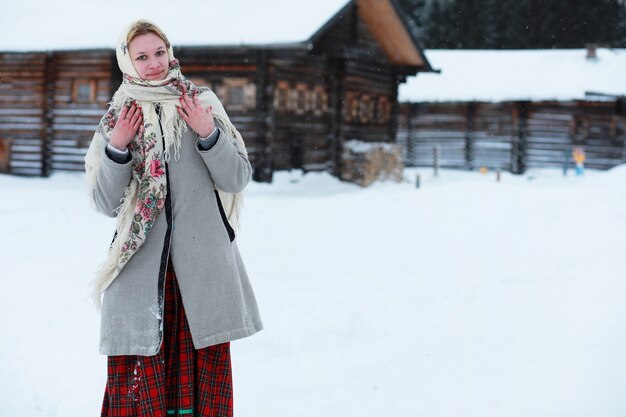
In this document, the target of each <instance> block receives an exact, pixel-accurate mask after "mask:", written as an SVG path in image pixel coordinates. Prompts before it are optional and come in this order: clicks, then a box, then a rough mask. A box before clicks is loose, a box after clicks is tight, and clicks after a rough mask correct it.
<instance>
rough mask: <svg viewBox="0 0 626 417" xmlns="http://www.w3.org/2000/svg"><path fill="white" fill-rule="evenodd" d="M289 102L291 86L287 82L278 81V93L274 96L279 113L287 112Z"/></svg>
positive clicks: (275, 106) (275, 107)
mask: <svg viewBox="0 0 626 417" xmlns="http://www.w3.org/2000/svg"><path fill="white" fill-rule="evenodd" d="M288 101H289V84H288V83H287V81H278V83H276V93H275V94H274V109H276V110H277V111H286V110H287V107H288V104H289V103H288Z"/></svg>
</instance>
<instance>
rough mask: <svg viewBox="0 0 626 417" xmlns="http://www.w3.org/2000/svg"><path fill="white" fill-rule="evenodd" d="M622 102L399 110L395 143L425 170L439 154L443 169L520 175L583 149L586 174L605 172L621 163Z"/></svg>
mask: <svg viewBox="0 0 626 417" xmlns="http://www.w3.org/2000/svg"><path fill="white" fill-rule="evenodd" d="M622 100H623V99H621V100H617V101H563V102H558V101H544V102H525V101H520V102H502V103H477V102H451V103H403V104H401V105H400V111H399V118H398V134H397V136H396V141H397V143H398V144H399V145H400V146H401V147H402V149H403V158H404V161H405V164H406V165H408V166H431V165H432V164H433V149H434V148H438V149H439V164H440V166H441V167H447V168H459V169H475V168H478V167H481V166H486V167H489V168H493V169H502V170H509V171H511V172H514V173H523V172H524V171H525V169H526V168H529V167H531V168H538V167H542V168H545V167H562V166H563V163H564V161H565V160H567V161H568V163H571V152H572V148H573V147H574V146H582V147H583V148H584V149H585V152H586V156H587V159H586V162H585V165H586V166H587V167H590V168H597V169H608V168H611V167H613V166H616V165H619V164H621V163H624V162H626V147H625V137H626V114H624V112H623V104H621V103H622Z"/></svg>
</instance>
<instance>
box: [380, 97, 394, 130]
mask: <svg viewBox="0 0 626 417" xmlns="http://www.w3.org/2000/svg"><path fill="white" fill-rule="evenodd" d="M376 113H377V114H376V119H377V120H378V123H381V124H384V123H387V122H389V120H390V119H391V100H389V97H387V96H380V97H378V109H377V112H376Z"/></svg>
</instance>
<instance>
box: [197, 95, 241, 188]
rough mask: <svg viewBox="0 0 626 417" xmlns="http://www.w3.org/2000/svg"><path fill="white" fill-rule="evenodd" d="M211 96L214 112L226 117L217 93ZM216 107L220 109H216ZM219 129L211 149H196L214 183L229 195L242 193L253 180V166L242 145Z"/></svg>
mask: <svg viewBox="0 0 626 417" xmlns="http://www.w3.org/2000/svg"><path fill="white" fill-rule="evenodd" d="M209 94H211V95H213V103H215V104H213V106H214V108H213V111H214V112H219V113H220V114H223V115H226V111H225V110H224V107H223V106H222V104H221V103H220V102H219V100H218V99H217V97H215V93H213V92H212V91H211V92H209ZM200 99H201V101H202V103H203V105H204V106H206V105H207V104H205V103H208V102H205V101H204V100H202V97H201V98H200ZM216 105H217V106H219V108H217V109H216V108H215V106H216ZM226 117H228V116H227V115H226ZM218 129H219V136H218V139H217V142H216V143H215V145H213V147H212V148H211V149H208V150H204V149H202V147H199V146H197V145H198V144H196V149H197V151H198V153H200V156H201V157H202V160H203V161H204V163H205V164H206V166H207V169H208V170H209V173H210V174H211V178H212V179H213V182H214V183H215V185H216V186H217V187H218V188H219V189H220V190H222V191H226V192H227V193H238V192H241V191H243V189H244V188H246V185H248V183H249V182H250V180H251V179H252V166H251V165H250V161H249V160H248V156H247V154H246V151H245V149H242V147H241V145H240V144H239V143H237V141H236V140H235V139H234V138H231V137H229V136H228V134H227V133H226V132H225V131H224V130H223V129H221V128H219V127H218Z"/></svg>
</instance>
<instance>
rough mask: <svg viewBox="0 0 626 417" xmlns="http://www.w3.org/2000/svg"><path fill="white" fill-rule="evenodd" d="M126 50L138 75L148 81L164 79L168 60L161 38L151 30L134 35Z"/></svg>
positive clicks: (165, 47)
mask: <svg viewBox="0 0 626 417" xmlns="http://www.w3.org/2000/svg"><path fill="white" fill-rule="evenodd" d="M128 51H129V52H130V59H131V60H132V62H133V66H134V67H135V70H136V71H137V74H139V77H141V78H142V79H144V80H150V81H161V80H164V79H165V77H166V76H167V71H168V69H169V64H170V61H169V58H168V56H167V46H165V42H164V41H163V39H161V38H160V37H158V36H157V35H155V34H154V33H152V32H150V33H146V34H143V35H138V36H135V37H134V38H133V40H132V41H130V43H129V44H128Z"/></svg>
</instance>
